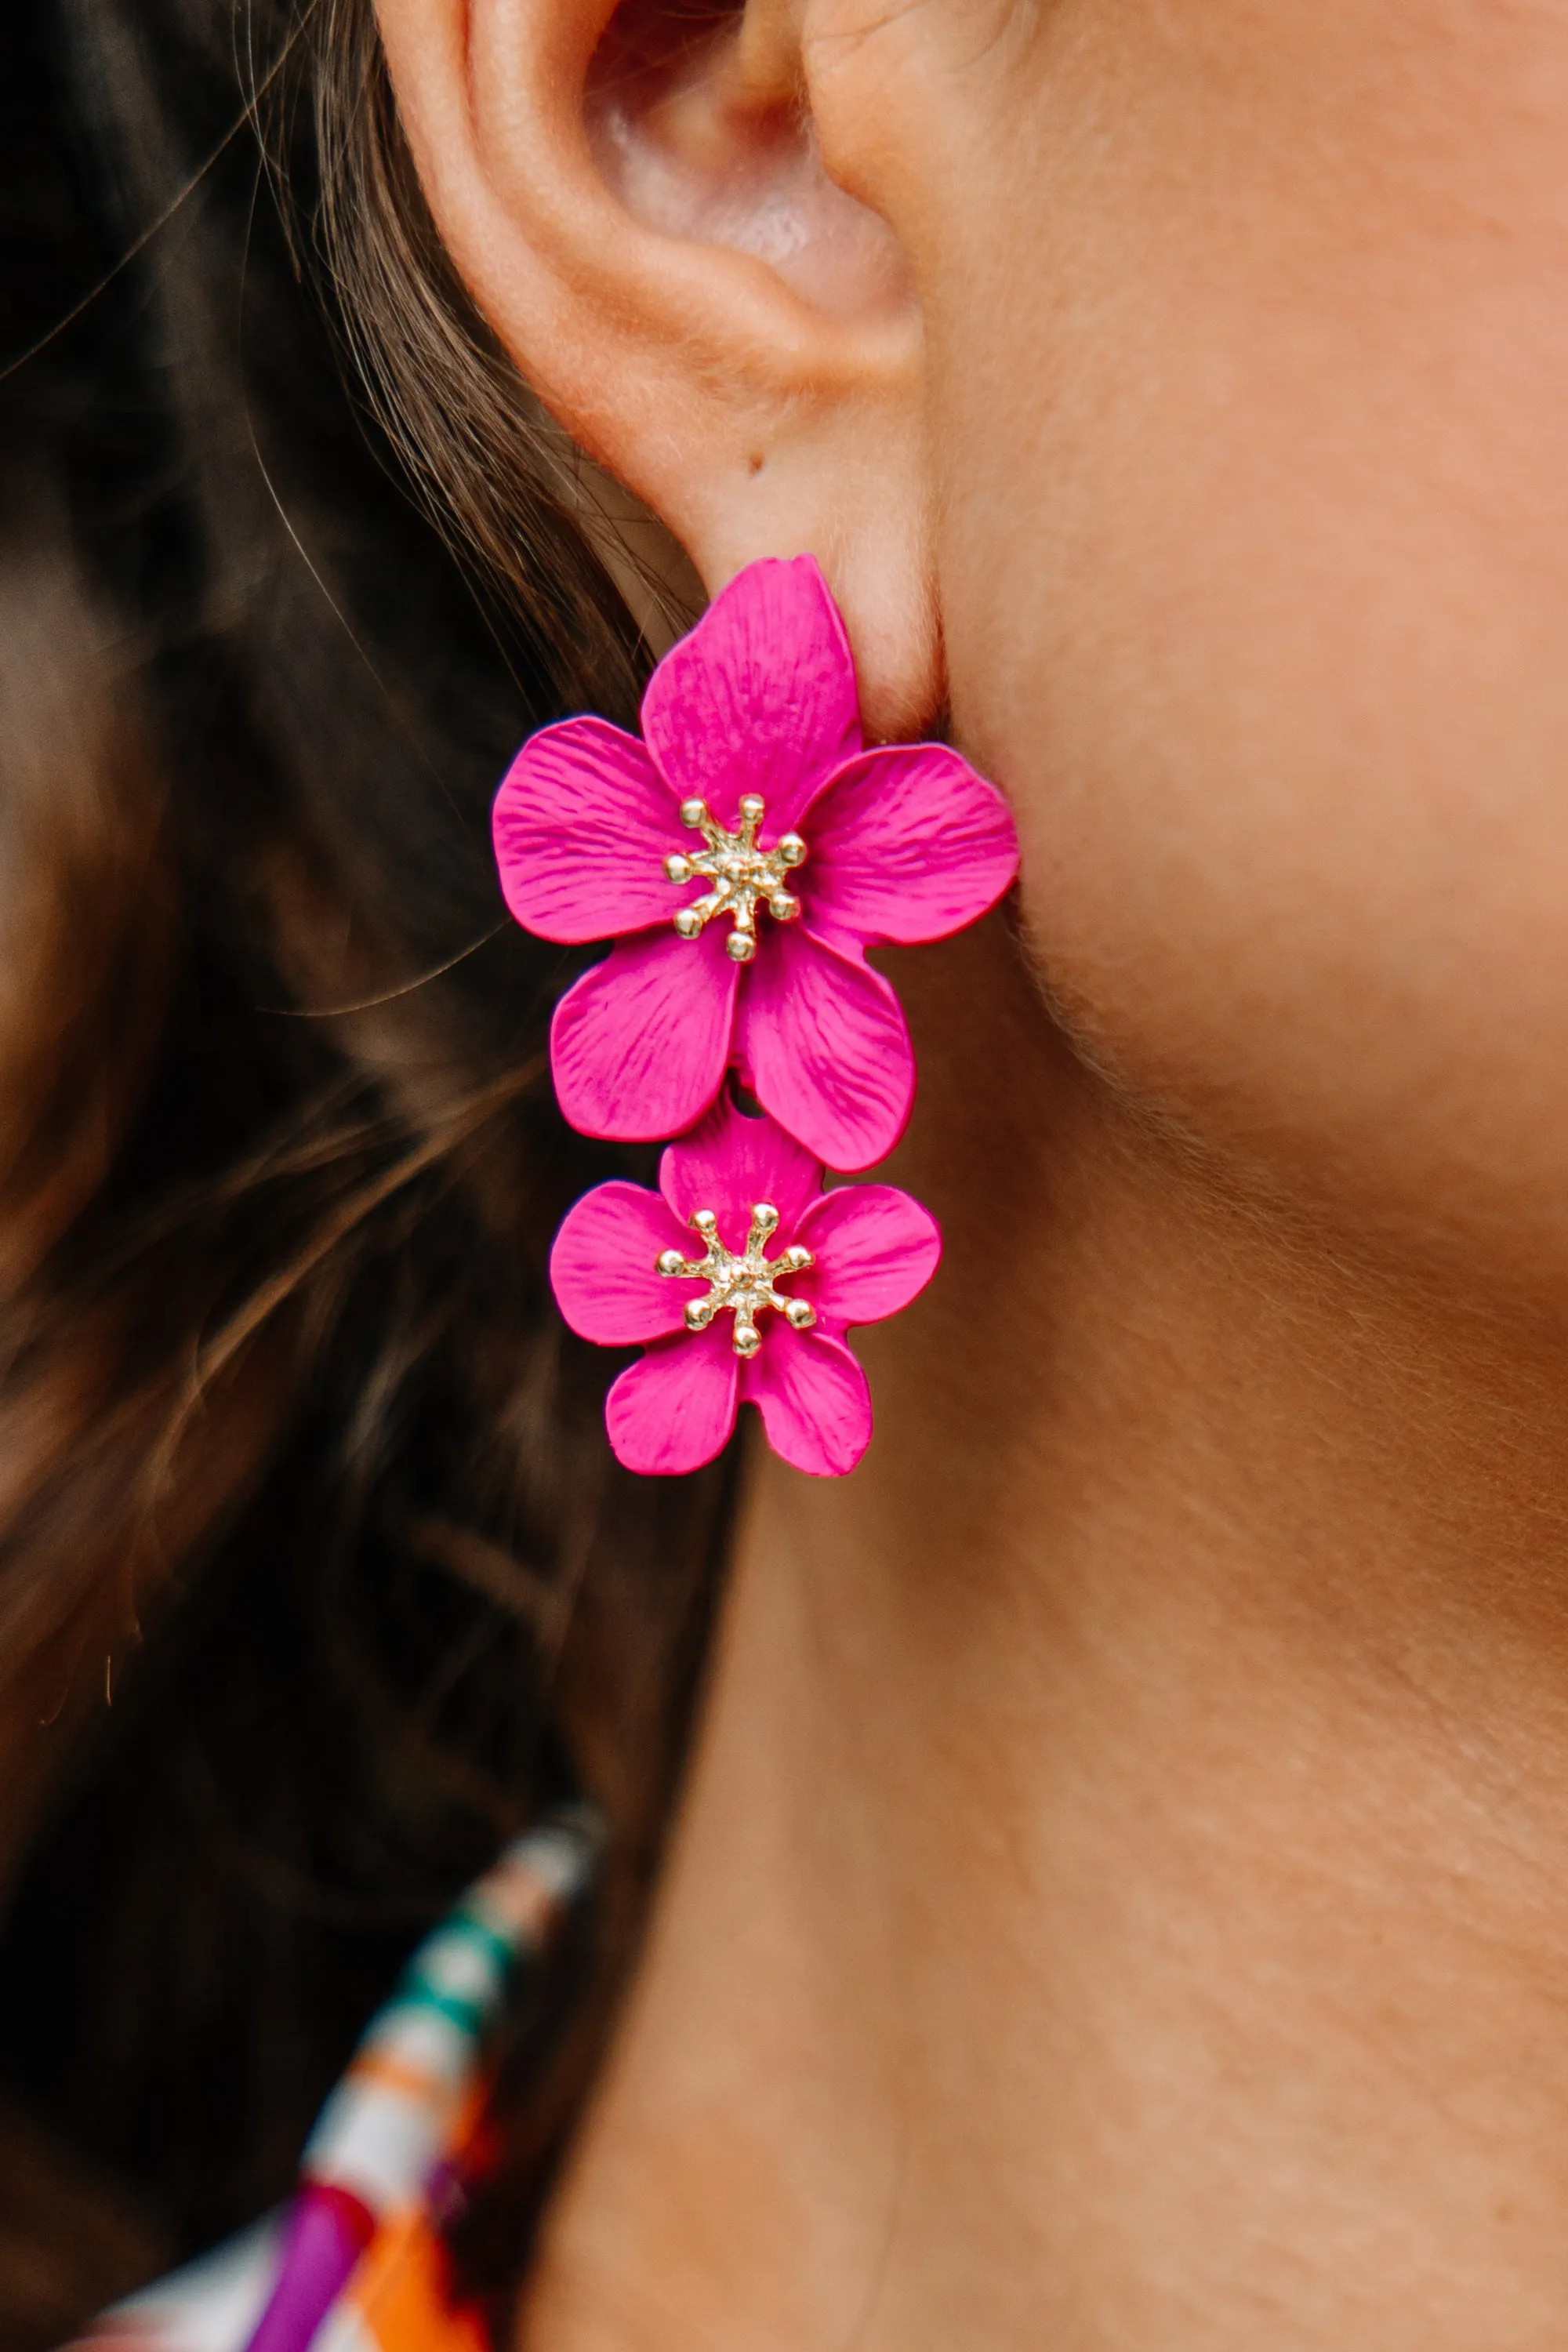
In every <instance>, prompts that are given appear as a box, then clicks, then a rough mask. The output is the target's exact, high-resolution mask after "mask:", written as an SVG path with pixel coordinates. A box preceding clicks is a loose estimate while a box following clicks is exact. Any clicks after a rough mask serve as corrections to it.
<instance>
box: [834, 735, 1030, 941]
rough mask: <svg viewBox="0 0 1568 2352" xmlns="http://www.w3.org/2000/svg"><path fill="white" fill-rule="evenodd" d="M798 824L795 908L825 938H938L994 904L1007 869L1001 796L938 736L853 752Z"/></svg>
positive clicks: (1008, 843) (1009, 859)
mask: <svg viewBox="0 0 1568 2352" xmlns="http://www.w3.org/2000/svg"><path fill="white" fill-rule="evenodd" d="M800 824H801V830H802V831H803V833H804V834H805V838H806V841H807V843H808V844H809V846H810V856H809V858H808V860H807V863H806V864H805V866H804V867H803V868H802V869H801V890H802V895H803V897H804V898H805V905H806V919H807V920H808V922H810V924H811V925H812V927H813V929H821V930H825V931H826V932H827V933H828V935H829V936H830V937H837V936H838V935H839V934H841V933H847V934H848V935H849V936H850V937H852V938H855V939H858V940H887V941H889V942H897V943H900V944H903V943H910V942H913V941H915V940H940V939H945V938H946V937H947V934H948V933H949V932H950V931H958V930H962V929H963V926H964V925H965V924H966V923H973V922H974V921H975V920H976V919H978V918H979V917H980V916H982V915H983V914H984V912H985V910H986V908H989V907H994V905H995V903H996V901H997V899H998V898H1001V897H1002V895H1003V893H1004V892H1005V890H1006V889H1007V887H1009V885H1010V884H1011V882H1012V880H1013V877H1014V876H1015V875H1016V872H1017V870H1018V836H1017V834H1016V832H1015V830H1014V826H1013V819H1012V815H1011V813H1010V812H1009V810H1008V807H1007V803H1006V802H1005V800H1004V799H1003V797H1002V795H1001V793H999V792H998V791H997V790H996V787H995V785H994V784H989V783H987V782H986V781H985V779H984V776H981V775H977V774H976V772H975V771H974V770H973V768H972V767H971V766H970V764H969V762H968V761H967V760H961V759H960V757H959V755H958V753H957V752H956V751H948V750H947V749H946V747H945V746H944V745H942V744H940V743H910V744H902V743H894V744H889V746H888V747H887V749H886V750H884V751H863V752H862V753H861V754H860V756H859V757H858V759H854V760H851V761H849V762H848V763H847V766H845V767H844V768H842V769H841V770H840V771H839V772H838V774H837V775H836V776H833V777H830V778H829V779H828V781H827V782H826V784H824V786H823V787H822V789H821V791H820V792H819V793H817V794H816V798H815V800H814V801H813V802H812V803H811V805H810V807H809V808H808V809H806V810H805V811H804V812H803V814H802V816H801V819H800Z"/></svg>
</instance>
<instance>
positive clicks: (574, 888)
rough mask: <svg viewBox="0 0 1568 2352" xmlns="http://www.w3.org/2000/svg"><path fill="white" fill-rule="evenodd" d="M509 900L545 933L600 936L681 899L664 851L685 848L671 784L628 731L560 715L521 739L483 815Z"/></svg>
mask: <svg viewBox="0 0 1568 2352" xmlns="http://www.w3.org/2000/svg"><path fill="white" fill-rule="evenodd" d="M491 824H492V826H493V830H494V835H495V850H496V864H497V865H498V866H499V867H500V887H501V890H502V893H503V895H504V897H505V898H506V903H507V905H508V906H509V907H510V909H511V911H512V913H513V914H514V915H515V916H516V918H517V919H518V921H519V922H520V923H521V924H522V926H523V927H524V929H527V930H530V931H535V932H537V933H538V935H539V937H540V938H541V939H542V940H563V941H568V942H576V941H580V940H608V939H614V938H616V937H618V936H619V935H620V933H622V932H623V931H641V930H646V929H648V927H649V926H650V925H651V924H654V923H658V922H668V920H670V919H671V918H672V917H673V916H674V914H675V911H676V909H677V908H679V906H680V905H681V904H682V903H683V902H684V901H685V899H687V898H689V896H690V895H691V894H690V891H689V888H688V887H685V886H682V885H679V884H677V883H674V882H671V881H669V880H668V877H666V875H665V872H664V860H665V857H666V856H667V855H668V852H669V851H670V850H672V849H681V848H685V847H689V844H690V835H689V834H688V833H687V832H686V830H685V828H684V827H683V826H682V824H681V822H680V813H679V808H678V807H677V806H676V804H675V802H674V800H673V797H672V795H671V793H670V790H669V787H668V784H667V783H666V782H664V779H663V778H662V777H661V776H660V774H659V772H658V769H657V768H656V767H655V766H654V764H653V761H651V760H650V759H649V758H648V755H647V752H646V751H644V749H643V747H642V745H641V744H640V743H639V742H638V741H637V738H636V736H635V735H623V734H622V732H621V730H620V729H619V728H618V727H611V726H610V725H609V724H608V723H607V722H606V721H605V719H564V720H563V722H562V724H561V725H560V726H559V727H546V728H545V729H544V730H542V732H541V733H540V734H538V735H532V736H531V737H530V738H529V740H528V741H527V742H526V743H525V744H524V745H523V747H522V749H521V751H520V752H519V753H518V755H517V757H516V759H515V760H514V761H512V763H511V766H510V768H509V769H508V770H507V772H506V774H505V776H504V777H503V778H502V780H501V786H500V791H499V792H498V793H497V794H496V799H495V809H494V812H493V814H492V818H491Z"/></svg>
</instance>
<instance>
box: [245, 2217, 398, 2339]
mask: <svg viewBox="0 0 1568 2352" xmlns="http://www.w3.org/2000/svg"><path fill="white" fill-rule="evenodd" d="M371 2227H372V2223H371V2217H370V2215H369V2213H368V2212H366V2210H365V2209H364V2207H363V2205H361V2204H360V2202H359V2200H358V2199H357V2198H352V2197H349V2196H347V2195H345V2193H344V2192H343V2191H342V2189H317V2188H307V2189H301V2191H300V2195H299V2197H298V2198H297V2199H296V2200H295V2202H294V2206H293V2210H291V2212H290V2213H289V2221H288V2225H287V2227H286V2228H285V2230H284V2233H283V2256H282V2261H281V2263H279V2270H278V2281H277V2284H276V2285H275V2286H274V2287H273V2290H272V2294H271V2295H270V2297H269V2299H268V2305H267V2308H266V2310H265V2311H264V2312H263V2313H262V2315H261V2317H260V2319H259V2320H258V2323H257V2326H256V2331H255V2333H254V2335H253V2336H251V2338H250V2341H249V2343H248V2345H247V2347H246V2352H308V2347H309V2346H310V2342H311V2339H312V2338H313V2336H315V2333H316V2330H317V2329H318V2328H319V2327H320V2326H321V2322H322V2320H323V2319H325V2318H326V2316H327V2315H328V2313H329V2312H330V2311H331V2307H332V2305H333V2304H334V2303H335V2302H336V2301H337V2299H338V2296H339V2295H340V2294H342V2290H343V2288H344V2287H345V2286H346V2285H347V2284H348V2281H349V2278H350V2276H351V2274H352V2273H353V2267H354V2264H355V2263H357V2262H358V2260H359V2258H360V2256H361V2254H362V2253H363V2252H364V2248H365V2244H366V2242H367V2240H368V2239H369V2236H370V2231H371Z"/></svg>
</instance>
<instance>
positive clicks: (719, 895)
mask: <svg viewBox="0 0 1568 2352" xmlns="http://www.w3.org/2000/svg"><path fill="white" fill-rule="evenodd" d="M766 813H767V812H766V809H765V806H764V804H763V796H762V794H761V793H743V794H742V799H741V828H740V831H739V832H738V833H726V832H725V830H724V827H723V826H722V825H721V824H719V823H718V822H717V821H716V820H715V818H714V817H713V816H712V814H710V810H709V807H708V803H707V802H706V801H700V800H691V801H682V802H681V803H680V822H681V824H689V825H690V826H691V828H692V830H693V831H694V832H696V833H700V835H702V844H703V845H702V847H701V848H700V849H677V850H675V851H673V852H672V853H671V855H670V856H668V857H667V858H666V859H665V861H664V870H665V872H666V874H667V875H668V877H669V879H670V880H671V881H672V882H690V881H693V880H695V879H696V878H697V877H701V879H702V880H703V881H705V882H709V883H711V885H712V887H711V889H710V890H707V891H705V892H704V893H703V895H702V897H701V898H693V900H692V901H691V904H690V905H689V907H682V908H681V910H680V912H679V915H677V917H676V918H675V928H676V929H677V930H678V931H679V933H680V936H681V938H682V939H683V940H694V939H696V938H697V936H698V934H699V933H700V931H701V930H702V929H704V928H705V927H706V926H707V925H708V924H709V923H710V922H711V921H712V919H713V918H714V916H715V915H725V914H727V915H730V916H731V917H732V918H733V920H734V929H732V930H731V933H730V936H729V938H728V939H727V940H726V941H725V942H724V944H725V947H726V949H727V950H728V952H729V953H730V954H731V956H733V957H734V959H735V961H736V962H737V963H750V962H751V961H752V957H753V956H754V955H755V954H756V952H757V908H759V907H765V908H767V910H768V912H769V914H770V915H772V917H773V920H774V921H775V922H777V923H792V922H793V921H794V920H795V917H796V916H797V915H798V914H799V912H800V900H799V899H798V898H795V896H794V894H793V893H792V892H791V891H789V890H787V889H786V888H785V887H784V885H785V883H786V881H787V880H788V878H789V876H790V875H791V873H792V872H793V871H794V869H795V866H800V865H803V864H804V863H805V842H804V841H803V840H802V839H801V837H800V835H799V834H798V833H785V834H781V835H780V836H779V838H778V840H777V841H775V842H774V844H773V847H772V848H771V849H759V848H758V847H757V827H758V826H759V825H760V824H762V821H763V816H764V815H765V814H766Z"/></svg>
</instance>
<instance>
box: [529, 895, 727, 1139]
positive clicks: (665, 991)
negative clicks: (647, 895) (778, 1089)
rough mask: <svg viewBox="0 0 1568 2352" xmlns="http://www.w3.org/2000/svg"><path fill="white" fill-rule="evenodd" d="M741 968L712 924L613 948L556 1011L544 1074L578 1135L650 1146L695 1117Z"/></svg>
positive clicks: (721, 1057) (721, 1060)
mask: <svg viewBox="0 0 1568 2352" xmlns="http://www.w3.org/2000/svg"><path fill="white" fill-rule="evenodd" d="M739 977H740V967H739V965H738V964H736V963H734V962H732V961H731V959H730V957H729V956H728V955H727V954H726V953H725V951H724V940H723V934H722V929H721V925H719V924H718V923H710V924H709V926H708V928H707V929H706V930H705V931H702V932H700V934H699V936H698V937H697V938H696V939H694V940H683V939H679V938H678V937H677V936H676V934H675V932H674V931H673V930H660V931H645V932H642V933H640V934H639V935H638V937H637V938H636V939H631V940H623V941H622V942H621V943H620V945H619V946H617V947H615V948H612V949H611V950H610V953H609V955H608V956H607V957H606V959H605V961H604V962H603V963H599V964H595V966H594V969H593V970H592V971H585V972H584V974H583V977H582V979H581V980H579V981H577V982H574V985H573V986H572V987H571V988H569V989H568V990H567V992H566V993H565V995H564V996H563V998H562V1000H561V1002H560V1003H559V1004H558V1005H557V1006H556V1008H555V1018H554V1020H553V1021H552V1023H551V1025H550V1065H551V1072H552V1076H553V1077H554V1080H555V1091H556V1094H557V1096H558V1097H559V1098H560V1103H561V1108H562V1109H563V1112H564V1113H565V1115H566V1117H567V1118H569V1119H570V1120H571V1122H572V1125H573V1126H574V1128H577V1129H579V1130H580V1131H581V1132H582V1133H583V1134H584V1135H604V1136H611V1137H613V1138H615V1139H616V1141H618V1142H623V1143H652V1142H656V1141H658V1140H659V1139H661V1138H663V1137H664V1136H667V1135H679V1133H680V1132H681V1131H682V1129H685V1128H688V1127H689V1126H690V1125H691V1124H692V1122H693V1121H694V1120H695V1119H699V1118H701V1116H702V1114H703V1112H704V1111H705V1110H706V1109H707V1108H708V1106H709V1104H710V1102H711V1101H712V1099H713V1097H714V1096H715V1095H716V1094H717V1092H718V1091H719V1084H720V1081H721V1078H722V1077H723V1075H724V1065H725V1062H726V1060H727V1058H728V1055H729V1052H730V1032H731V1025H732V1022H733V1015H734V1004H735V983H736V981H737V980H738V979H739Z"/></svg>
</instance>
